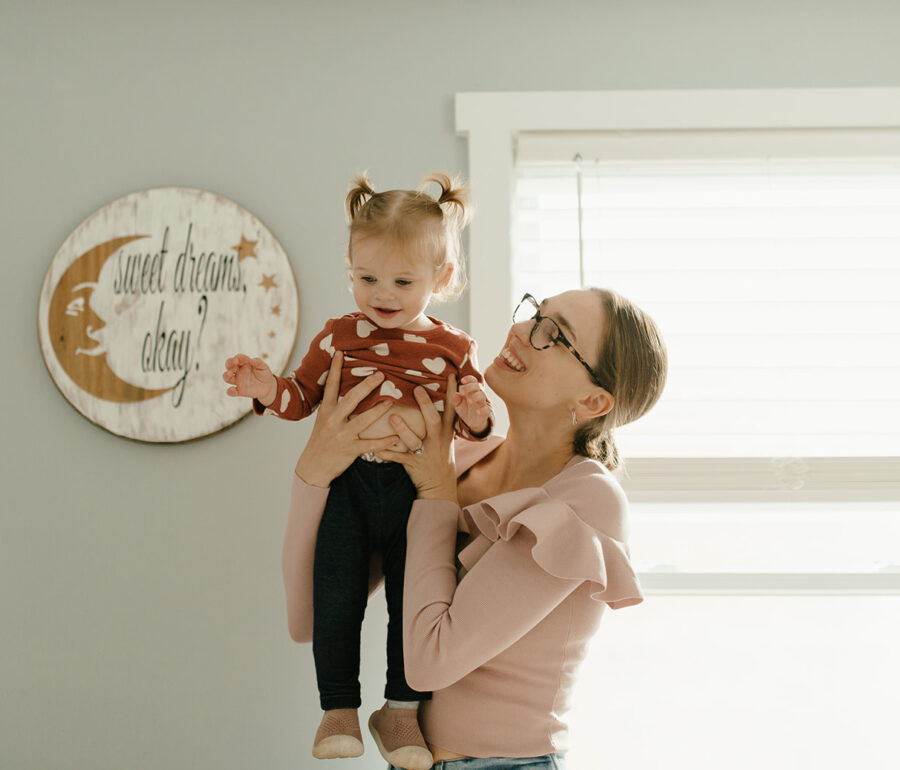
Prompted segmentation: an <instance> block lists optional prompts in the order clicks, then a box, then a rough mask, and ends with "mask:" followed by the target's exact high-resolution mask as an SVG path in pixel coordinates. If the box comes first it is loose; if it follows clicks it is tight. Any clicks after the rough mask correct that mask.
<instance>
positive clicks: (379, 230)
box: [346, 171, 471, 301]
mask: <svg viewBox="0 0 900 770" xmlns="http://www.w3.org/2000/svg"><path fill="white" fill-rule="evenodd" d="M430 183H434V184H437V185H439V186H440V188H441V194H440V195H439V196H438V197H437V198H433V197H432V196H431V195H429V194H428V193H426V192H424V191H423V189H422V188H424V187H425V186H426V185H428V184H430ZM352 185H353V186H352V188H351V189H350V192H349V193H347V200H346V209H347V217H348V218H349V220H350V244H349V246H348V247H347V268H348V269H351V268H352V264H353V245H354V244H355V243H359V242H360V241H361V240H363V239H365V238H372V237H377V238H384V239H386V240H389V241H391V242H392V244H393V245H394V246H396V248H397V250H398V251H399V252H401V253H402V255H403V256H405V257H406V258H408V259H417V258H425V259H428V260H429V261H430V262H431V264H432V266H433V267H434V270H435V272H436V273H437V272H440V271H441V270H443V269H445V268H446V267H447V266H449V267H450V269H451V273H450V277H449V279H448V280H447V281H446V283H444V285H442V286H439V287H438V288H437V290H436V291H435V293H434V296H433V299H434V300H437V301H443V300H453V299H456V298H457V297H459V295H460V294H462V291H463V289H465V287H466V274H465V265H464V260H463V255H462V245H461V240H460V235H461V233H462V230H463V228H464V227H465V226H466V225H467V224H468V222H469V218H470V216H471V204H470V203H469V191H468V189H467V188H465V187H464V186H463V185H462V181H461V180H460V179H459V178H453V177H450V176H449V175H448V174H446V173H444V172H442V171H438V172H435V173H434V174H431V175H430V176H428V177H426V178H425V179H424V180H423V181H422V183H421V184H420V185H419V187H418V188H417V189H415V190H386V191H384V192H380V193H377V192H375V190H374V189H373V187H372V182H371V180H370V179H369V177H368V176H367V175H366V174H360V175H359V176H358V177H356V178H355V179H354V180H353V182H352Z"/></svg>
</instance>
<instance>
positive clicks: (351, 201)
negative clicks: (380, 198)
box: [344, 172, 375, 222]
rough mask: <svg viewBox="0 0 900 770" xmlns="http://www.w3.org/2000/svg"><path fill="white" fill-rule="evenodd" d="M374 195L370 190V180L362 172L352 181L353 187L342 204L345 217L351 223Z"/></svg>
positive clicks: (373, 191)
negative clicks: (345, 210)
mask: <svg viewBox="0 0 900 770" xmlns="http://www.w3.org/2000/svg"><path fill="white" fill-rule="evenodd" d="M374 195H375V190H373V189H372V180H371V179H369V177H368V175H367V174H366V173H365V172H363V173H362V174H360V175H359V176H358V177H356V178H355V179H354V180H353V187H352V188H351V189H350V192H348V193H347V199H346V201H345V203H344V206H345V208H346V209H347V216H348V217H349V219H350V221H351V222H352V221H353V220H354V219H355V218H356V215H357V214H358V213H359V210H360V209H361V208H362V207H363V206H365V205H366V203H368V202H369V201H370V200H371V199H372V198H373V197H374Z"/></svg>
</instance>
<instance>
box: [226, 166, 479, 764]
mask: <svg viewBox="0 0 900 770" xmlns="http://www.w3.org/2000/svg"><path fill="white" fill-rule="evenodd" d="M429 182H434V183H436V184H438V185H439V186H440V188H441V194H440V196H439V197H438V198H437V199H435V198H433V197H431V196H430V195H428V194H426V193H424V192H422V191H421V189H420V190H388V191H386V192H381V193H376V192H375V191H374V190H373V189H372V186H371V182H370V181H369V180H368V178H367V177H365V176H361V177H358V178H357V179H355V180H354V187H353V188H352V189H351V190H350V192H349V193H348V195H347V199H346V208H347V213H348V216H349V219H350V243H349V248H348V253H347V266H348V269H349V271H350V278H351V282H352V288H353V298H354V300H355V301H356V305H357V308H358V312H355V313H349V314H348V315H345V316H342V317H340V318H333V319H331V320H329V321H328V322H327V323H326V324H325V328H324V329H322V331H320V332H319V333H318V334H317V335H316V336H315V338H314V339H313V341H312V344H311V345H310V348H309V351H308V352H307V354H306V356H305V357H304V358H303V361H302V362H301V364H300V366H299V367H298V368H297V369H296V370H295V371H294V372H293V373H292V375H291V376H290V377H276V376H275V375H274V374H273V373H272V371H271V370H270V369H269V367H268V366H267V365H266V364H265V363H264V362H263V361H262V360H260V359H258V358H255V359H251V358H249V357H247V356H246V355H242V354H238V355H236V356H234V357H233V358H229V359H228V360H227V361H226V362H225V370H226V371H225V374H224V375H223V377H224V379H225V381H226V382H227V383H229V384H230V385H231V387H230V388H229V389H228V391H227V393H228V395H230V396H247V397H252V398H253V399H254V401H253V408H254V411H255V412H256V413H257V414H262V413H266V414H274V415H276V416H278V417H283V418H285V419H289V420H299V419H302V418H303V417H306V416H307V415H308V414H310V413H311V412H312V411H313V410H314V409H315V407H316V406H317V405H318V403H319V401H320V400H321V397H322V392H323V389H324V383H325V378H326V376H327V374H328V369H329V367H330V365H331V359H332V356H333V355H334V353H335V351H338V350H339V351H341V352H342V354H343V364H342V371H341V383H340V392H341V393H342V394H343V393H346V392H347V391H348V390H349V389H350V388H352V387H353V386H354V385H355V384H357V383H359V382H360V381H362V380H363V379H365V378H366V377H367V376H368V375H370V374H372V373H373V372H375V371H376V370H377V371H381V372H382V373H383V374H384V381H383V382H382V384H381V386H380V388H377V389H376V390H375V391H374V392H373V393H371V394H370V395H369V396H368V397H367V398H366V399H364V400H363V401H362V403H361V404H360V405H359V407H358V409H357V411H363V410H365V409H367V408H369V407H371V406H374V405H375V404H376V403H378V402H380V401H383V400H385V399H388V400H390V401H393V402H394V405H393V406H392V407H391V410H390V411H389V412H388V414H386V415H385V416H384V417H383V418H381V419H379V420H378V421H377V422H376V423H374V425H372V426H371V427H369V428H368V429H366V430H365V431H363V432H362V433H361V434H360V437H361V438H380V437H384V436H389V435H392V434H393V433H394V431H393V430H392V428H391V426H390V422H389V419H390V417H391V416H392V415H394V414H397V415H399V416H401V417H402V418H403V419H404V420H405V421H406V422H407V424H408V425H409V426H410V428H411V429H412V430H413V431H414V432H416V433H418V434H419V435H420V436H424V435H425V426H424V421H423V418H422V414H421V411H420V410H419V407H418V406H417V404H416V401H415V398H414V396H413V392H412V391H413V388H415V387H416V386H417V385H422V386H424V387H425V388H427V389H428V391H430V393H429V395H430V396H431V398H432V400H433V401H434V403H435V404H436V406H437V408H438V409H442V408H443V400H444V397H445V395H446V388H447V378H448V376H449V375H450V374H455V375H456V377H457V381H458V383H459V391H458V393H457V396H456V399H455V403H454V406H455V408H456V413H457V422H456V429H457V433H458V434H459V435H461V436H463V437H465V438H470V439H476V440H477V439H483V438H485V437H487V435H488V434H489V433H490V431H491V427H492V425H493V415H492V411H491V406H490V402H489V401H488V399H487V397H486V395H485V392H484V384H483V383H484V380H483V378H482V375H481V373H480V372H479V371H478V369H477V362H476V357H475V342H474V340H472V339H471V338H469V337H468V336H467V335H466V334H465V333H463V332H461V331H460V330H458V329H455V328H453V327H452V326H450V325H449V324H446V323H444V322H442V321H439V320H437V319H436V318H432V317H431V316H428V315H426V314H425V309H426V307H427V305H428V304H429V302H431V301H432V300H441V299H455V298H456V297H458V296H459V294H460V293H461V292H462V289H463V288H464V285H465V279H464V275H463V265H462V261H461V258H460V232H461V230H462V228H463V227H464V226H465V224H466V221H467V218H468V212H467V200H466V191H465V190H463V189H460V188H459V187H457V186H455V185H454V182H453V181H452V180H451V179H450V178H449V177H448V176H447V175H446V174H434V175H432V176H430V177H428V178H427V179H426V180H425V181H424V182H423V186H424V185H425V184H427V183H429ZM415 498H416V490H415V487H414V486H413V484H412V482H411V481H410V479H409V476H407V474H406V471H405V470H404V468H403V466H402V465H400V464H399V463H392V462H382V461H381V460H380V459H379V458H377V457H375V456H374V455H363V456H361V457H359V458H357V459H356V460H355V461H354V463H353V464H352V465H351V466H350V467H349V468H348V469H347V470H346V471H344V473H343V474H341V475H340V476H339V477H338V478H337V479H335V480H334V482H332V484H331V487H330V490H329V493H328V501H327V504H326V507H325V512H324V514H323V516H322V521H321V524H320V526H319V531H318V537H317V541H316V552H315V564H314V591H313V617H314V623H313V656H314V658H315V663H316V679H317V683H318V688H319V700H320V705H321V707H322V709H323V711H324V715H323V717H322V722H321V724H320V725H319V729H318V732H317V733H316V737H315V741H314V745H313V756H315V757H318V758H334V757H354V756H359V755H360V754H362V751H363V745H362V736H361V734H360V730H359V720H358V715H357V709H358V708H359V706H360V705H361V698H360V686H359V656H360V627H361V624H362V619H363V614H364V612H365V606H366V599H367V593H368V578H369V563H370V559H371V557H372V555H373V554H375V553H380V554H381V560H382V568H383V572H384V578H385V594H386V597H387V606H388V635H387V636H388V642H387V648H388V649H387V683H386V686H385V698H386V699H387V703H386V704H385V705H384V706H383V707H382V708H381V709H379V710H378V711H376V712H375V713H374V714H372V717H371V718H370V720H369V729H370V730H371V731H372V735H373V737H374V738H375V742H376V744H377V745H378V748H379V750H380V751H381V753H382V755H383V756H384V758H385V759H386V760H387V761H388V762H389V763H391V764H392V765H394V766H396V767H403V768H408V769H409V770H419V768H421V770H427V768H430V767H431V764H432V756H431V753H430V752H429V751H428V748H427V746H426V744H425V741H424V739H423V738H422V734H421V731H420V730H419V726H418V719H417V708H418V705H419V702H420V701H422V700H424V699H427V698H428V697H430V694H429V693H421V692H417V691H415V690H413V689H411V688H410V687H409V685H408V684H407V683H406V677H405V674H404V666H403V639H402V623H403V615H402V600H403V573H404V567H405V559H406V523H407V519H408V518H409V512H410V508H411V506H412V503H413V500H415Z"/></svg>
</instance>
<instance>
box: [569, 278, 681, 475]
mask: <svg viewBox="0 0 900 770" xmlns="http://www.w3.org/2000/svg"><path fill="white" fill-rule="evenodd" d="M590 291H592V292H594V294H596V295H597V298H598V299H599V300H600V303H601V304H602V306H603V309H604V311H605V316H606V328H605V329H604V330H603V333H602V334H601V335H600V337H601V339H600V356H599V358H600V360H599V362H598V364H597V365H596V367H595V368H594V371H595V372H596V373H597V376H598V378H599V380H600V382H602V383H603V385H604V387H605V388H606V390H608V391H609V392H610V393H611V394H612V395H613V397H614V398H615V405H614V406H613V408H612V410H611V411H609V412H608V413H607V414H605V415H602V416H600V417H595V418H594V419H593V420H588V421H587V422H585V423H583V424H582V425H581V426H580V427H579V428H578V430H577V431H576V432H575V453H576V454H579V455H584V456H585V457H590V458H593V459H594V460H598V461H599V462H601V463H603V464H604V465H605V466H606V467H607V468H609V470H611V471H613V470H616V469H617V468H618V467H619V466H620V464H621V458H620V457H619V450H618V449H617V448H616V442H615V440H614V439H613V429H614V428H617V427H619V426H620V425H625V424H627V423H629V422H632V421H633V420H636V419H638V417H641V416H642V415H644V414H646V413H647V412H648V411H650V408H651V407H652V406H653V405H654V404H655V403H656V402H657V401H658V400H659V397H660V396H661V395H662V391H663V387H664V386H665V384H666V372H667V370H668V365H669V364H668V355H667V353H666V346H665V343H664V342H663V339H662V335H661V334H660V333H659V329H658V328H657V326H656V324H655V323H654V321H653V319H652V318H651V317H650V316H649V315H647V314H646V313H645V312H644V311H643V310H641V309H640V308H639V307H637V305H635V304H634V303H632V302H630V301H629V300H627V299H625V297H623V296H621V295H619V294H617V293H616V292H614V291H610V290H609V289H597V288H591V289H590Z"/></svg>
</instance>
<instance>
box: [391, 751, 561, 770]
mask: <svg viewBox="0 0 900 770" xmlns="http://www.w3.org/2000/svg"><path fill="white" fill-rule="evenodd" d="M388 768H389V770H397V769H396V768H394V766H393V765H388ZM431 770H566V756H565V754H544V756H542V757H513V758H505V757H487V758H485V759H480V758H478V757H467V758H466V759H445V760H441V761H439V762H435V763H434V765H433V766H432V768H431Z"/></svg>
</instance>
